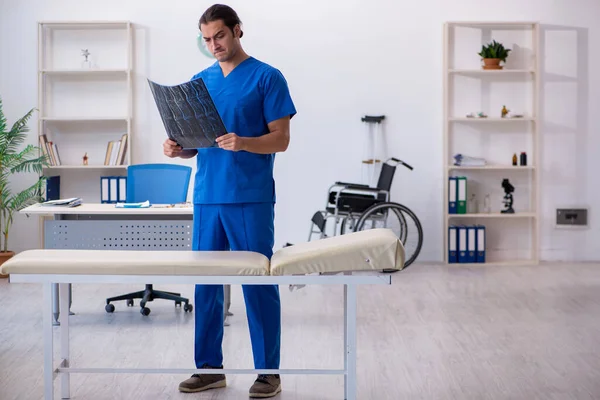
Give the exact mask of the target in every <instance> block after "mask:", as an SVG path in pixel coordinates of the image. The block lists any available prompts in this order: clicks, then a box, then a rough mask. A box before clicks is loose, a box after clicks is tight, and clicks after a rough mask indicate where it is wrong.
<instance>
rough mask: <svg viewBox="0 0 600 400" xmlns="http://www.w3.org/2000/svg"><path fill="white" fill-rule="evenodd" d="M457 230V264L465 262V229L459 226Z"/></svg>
mask: <svg viewBox="0 0 600 400" xmlns="http://www.w3.org/2000/svg"><path fill="white" fill-rule="evenodd" d="M457 230H458V262H459V263H466V262H467V227H466V226H464V225H461V226H459V227H458V228H457Z"/></svg>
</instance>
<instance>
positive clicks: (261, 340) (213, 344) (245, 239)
mask: <svg viewBox="0 0 600 400" xmlns="http://www.w3.org/2000/svg"><path fill="white" fill-rule="evenodd" d="M273 225H274V204H273V203H248V204H219V205H212V204H210V205H204V204H196V205H194V228H193V242H192V249H193V250H233V251H239V250H249V251H256V252H258V253H262V254H264V255H265V256H266V257H268V258H269V259H270V258H271V255H272V254H273V245H274V240H275V239H274V226H273ZM242 289H243V292H244V301H245V303H246V314H247V317H248V325H249V328H250V339H251V342H252V354H253V356H254V368H257V369H259V368H260V369H263V368H264V369H278V368H279V359H280V341H281V305H280V300H279V287H278V286H277V285H242ZM223 297H224V296H223V285H196V291H195V305H194V307H195V308H194V310H195V323H196V332H195V342H194V346H195V356H194V360H195V362H196V368H201V367H202V366H204V365H208V366H211V367H220V366H222V365H223V350H222V342H223V323H224V321H223V318H224V317H223V307H224V305H223V302H224V300H223Z"/></svg>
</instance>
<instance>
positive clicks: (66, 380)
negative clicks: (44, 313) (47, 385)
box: [60, 283, 71, 399]
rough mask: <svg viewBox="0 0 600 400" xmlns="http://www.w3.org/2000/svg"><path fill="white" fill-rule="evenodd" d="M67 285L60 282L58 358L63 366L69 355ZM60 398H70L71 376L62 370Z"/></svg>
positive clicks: (65, 365)
mask: <svg viewBox="0 0 600 400" xmlns="http://www.w3.org/2000/svg"><path fill="white" fill-rule="evenodd" d="M68 286H71V284H70V283H69V284H66V283H61V284H60V311H61V314H62V316H63V317H62V321H61V323H60V358H61V364H62V365H63V366H64V367H69V366H70V357H69V353H70V350H69V310H68V307H70V305H71V302H70V301H69V299H70V298H71V291H70V290H69V288H68ZM60 386H61V398H62V399H69V398H71V376H70V375H69V373H68V372H62V374H61V385H60Z"/></svg>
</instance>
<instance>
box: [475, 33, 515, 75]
mask: <svg viewBox="0 0 600 400" xmlns="http://www.w3.org/2000/svg"><path fill="white" fill-rule="evenodd" d="M511 51H512V50H511V49H506V48H505V47H504V45H503V44H502V43H498V42H496V41H495V40H493V41H492V42H491V43H489V44H488V45H482V46H481V51H480V52H479V53H477V54H479V56H481V58H482V59H483V64H484V65H483V69H502V68H503V66H501V65H500V62H506V58H507V57H508V54H509V53H510V52H511Z"/></svg>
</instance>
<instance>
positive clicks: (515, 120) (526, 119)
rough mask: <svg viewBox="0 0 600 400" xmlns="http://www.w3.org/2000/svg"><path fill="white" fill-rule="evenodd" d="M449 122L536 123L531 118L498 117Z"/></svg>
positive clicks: (458, 119) (460, 118) (451, 119)
mask: <svg viewBox="0 0 600 400" xmlns="http://www.w3.org/2000/svg"><path fill="white" fill-rule="evenodd" d="M448 120H449V121H450V122H475V123H484V122H517V121H521V122H524V121H525V122H536V121H537V119H536V118H533V117H523V118H500V117H487V118H467V117H456V118H449V119H448Z"/></svg>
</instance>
